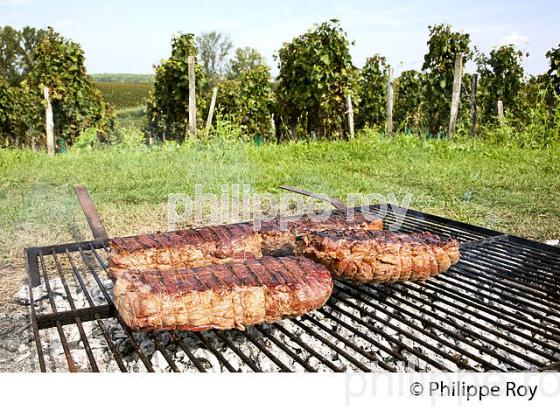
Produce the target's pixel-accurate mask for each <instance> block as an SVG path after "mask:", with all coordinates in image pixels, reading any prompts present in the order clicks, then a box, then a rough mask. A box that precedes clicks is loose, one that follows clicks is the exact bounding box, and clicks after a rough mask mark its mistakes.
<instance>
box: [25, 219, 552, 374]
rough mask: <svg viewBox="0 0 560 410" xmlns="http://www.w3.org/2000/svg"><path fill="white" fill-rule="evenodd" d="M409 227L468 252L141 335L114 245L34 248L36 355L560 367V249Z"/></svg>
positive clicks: (82, 362)
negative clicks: (119, 295)
mask: <svg viewBox="0 0 560 410" xmlns="http://www.w3.org/2000/svg"><path fill="white" fill-rule="evenodd" d="M385 222H386V223H392V222H394V215H388V216H387V217H386V218H385ZM401 231H403V232H414V231H430V232H433V233H435V234H443V235H452V236H454V237H455V238H457V239H459V240H460V241H461V242H462V243H463V244H465V246H463V249H462V258H461V260H460V261H459V263H458V264H456V265H455V266H453V267H452V268H451V269H450V270H449V271H448V272H446V273H444V274H441V275H439V276H437V277H435V278H432V279H429V280H428V281H427V282H425V283H394V284H390V285H356V284H352V283H348V282H339V281H336V282H335V287H334V291H333V295H332V297H331V299H330V300H329V301H328V303H327V304H326V305H325V306H324V307H323V308H322V309H320V310H318V311H315V312H312V313H309V314H307V315H305V316H303V317H300V318H294V319H287V320H283V321H279V322H277V323H273V324H264V325H259V326H251V327H248V328H247V329H245V330H243V331H240V330H231V331H214V330H211V331H205V332H183V331H166V332H159V333H144V332H131V331H129V330H128V329H127V328H126V327H125V326H124V324H123V322H122V320H121V319H120V318H119V317H118V315H117V314H116V311H115V308H114V306H113V304H112V301H111V298H112V282H111V281H110V280H109V279H108V276H107V271H106V269H107V263H106V257H107V253H108V250H109V249H108V247H107V243H106V242H99V241H91V242H81V243H72V244H65V245H56V246H47V247H40V248H29V249H27V250H26V255H27V263H28V280H29V283H30V285H31V284H33V285H35V286H36V285H39V284H41V286H42V287H43V289H44V291H45V292H44V293H43V296H42V297H41V299H40V300H34V301H32V303H31V305H30V316H31V321H32V327H33V331H34V336H35V345H36V355H35V356H36V361H37V363H38V365H39V368H40V370H41V371H43V372H45V371H119V370H120V371H123V372H126V371H139V372H143V371H148V372H152V371H195V372H205V371H231V372H236V371H254V372H260V371H282V372H290V371H309V372H315V371H335V372H339V371H373V372H376V371H391V372H394V371H457V370H470V371H527V370H547V369H557V368H558V363H559V362H560V276H559V275H558V270H559V267H560V251H559V250H558V249H556V248H553V247H550V246H546V245H543V244H540V243H537V242H532V241H529V240H525V239H521V238H518V237H514V236H509V235H504V234H502V233H500V232H496V231H491V230H487V229H483V228H479V227H475V226H471V225H467V224H464V223H460V222H456V221H452V220H449V219H445V218H441V217H437V216H433V215H428V214H424V213H421V212H417V211H412V210H409V211H408V212H407V214H406V217H405V219H404V222H403V224H402V228H401ZM30 293H31V292H30ZM30 296H31V297H33V295H32V294H31V295H30Z"/></svg>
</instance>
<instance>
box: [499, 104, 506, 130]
mask: <svg viewBox="0 0 560 410" xmlns="http://www.w3.org/2000/svg"><path fill="white" fill-rule="evenodd" d="M498 123H499V124H500V127H503V126H504V123H505V120H504V103H503V102H502V100H498Z"/></svg>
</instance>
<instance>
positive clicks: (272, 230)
mask: <svg viewBox="0 0 560 410" xmlns="http://www.w3.org/2000/svg"><path fill="white" fill-rule="evenodd" d="M286 227H287V229H282V227H281V226H280V220H279V219H278V218H276V219H274V220H272V221H268V222H264V223H263V224H262V228H261V230H260V234H261V238H262V250H263V254H265V255H293V253H294V250H295V246H296V237H297V236H298V235H304V234H307V233H310V232H318V231H325V230H329V229H332V230H345V229H346V230H348V229H352V230H354V229H357V230H364V229H365V230H372V231H376V230H381V229H383V220H381V219H380V218H377V217H374V218H373V219H372V220H371V221H370V220H368V219H366V218H365V216H364V215H363V214H362V213H356V214H354V216H353V218H352V220H348V218H347V215H345V214H333V215H330V216H329V217H328V218H327V219H325V220H324V221H313V220H312V219H311V218H309V217H308V216H303V217H300V218H299V219H297V220H293V221H289V222H287V226H286Z"/></svg>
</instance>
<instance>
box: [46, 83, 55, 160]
mask: <svg viewBox="0 0 560 410" xmlns="http://www.w3.org/2000/svg"><path fill="white" fill-rule="evenodd" d="M43 96H44V97H45V101H46V102H47V104H46V106H45V130H46V134H47V153H48V154H49V155H51V156H53V155H54V153H55V146H54V120H53V110H52V104H51V99H50V96H49V87H45V88H43Z"/></svg>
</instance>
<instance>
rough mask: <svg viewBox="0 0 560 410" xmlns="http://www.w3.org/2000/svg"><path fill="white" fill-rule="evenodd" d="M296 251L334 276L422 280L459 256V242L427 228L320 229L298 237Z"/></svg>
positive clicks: (375, 280) (368, 280)
mask: <svg viewBox="0 0 560 410" xmlns="http://www.w3.org/2000/svg"><path fill="white" fill-rule="evenodd" d="M297 253H298V254H301V255H304V256H307V257H309V258H311V259H313V260H315V261H317V262H319V263H321V264H323V265H325V266H326V267H327V268H328V269H329V271H330V272H331V273H332V274H333V276H334V277H335V278H341V279H349V280H352V281H355V282H359V283H385V282H394V281H397V280H411V281H414V280H420V281H422V280H426V279H428V278H429V277H431V276H433V275H437V274H438V273H440V272H443V271H445V270H447V269H448V268H449V267H450V266H451V265H452V264H454V263H456V262H457V261H458V260H459V256H460V254H459V242H458V241H456V240H454V239H442V238H440V237H439V236H436V235H433V234H431V233H428V232H424V233H412V234H405V233H393V232H389V231H364V230H362V231H333V230H329V231H324V232H317V233H310V234H307V235H304V236H301V237H298V246H297Z"/></svg>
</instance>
